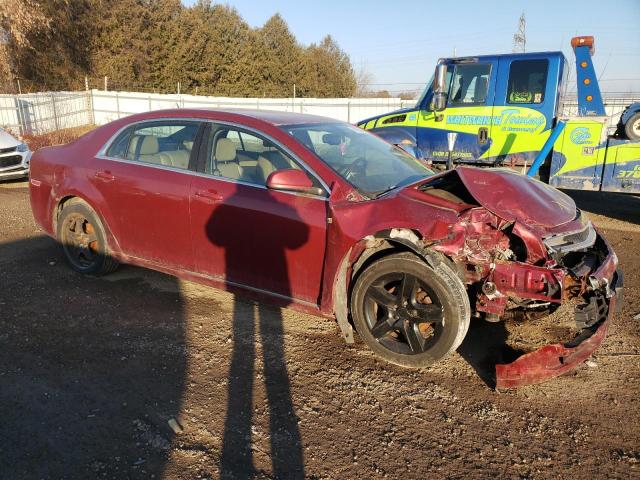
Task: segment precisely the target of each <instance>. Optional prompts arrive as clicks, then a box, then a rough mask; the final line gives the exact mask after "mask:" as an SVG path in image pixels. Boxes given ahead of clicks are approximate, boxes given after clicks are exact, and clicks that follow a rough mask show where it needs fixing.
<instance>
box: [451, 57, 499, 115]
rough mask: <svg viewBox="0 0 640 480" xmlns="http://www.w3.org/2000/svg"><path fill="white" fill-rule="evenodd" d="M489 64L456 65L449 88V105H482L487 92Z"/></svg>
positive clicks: (489, 72) (485, 99)
mask: <svg viewBox="0 0 640 480" xmlns="http://www.w3.org/2000/svg"><path fill="white" fill-rule="evenodd" d="M490 74H491V64H489V63H473V64H460V65H456V67H455V71H454V72H453V79H452V81H451V87H450V88H449V105H451V106H461V105H464V106H468V105H484V104H485V103H486V101H487V92H488V90H489V75H490Z"/></svg>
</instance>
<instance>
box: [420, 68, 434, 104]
mask: <svg viewBox="0 0 640 480" xmlns="http://www.w3.org/2000/svg"><path fill="white" fill-rule="evenodd" d="M433 77H434V76H433V75H431V78H430V79H429V81H428V82H427V85H426V86H425V87H424V90H423V91H422V93H421V94H420V96H419V97H418V103H416V108H418V109H419V108H421V107H422V105H424V102H425V99H426V98H427V97H429V101H430V100H431V88H432V87H433ZM426 106H427V107H428V105H426Z"/></svg>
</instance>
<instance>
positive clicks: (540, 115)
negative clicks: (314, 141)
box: [357, 36, 640, 193]
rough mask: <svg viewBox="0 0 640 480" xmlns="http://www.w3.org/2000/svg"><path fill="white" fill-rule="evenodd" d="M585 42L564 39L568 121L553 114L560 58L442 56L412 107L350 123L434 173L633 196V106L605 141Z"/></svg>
mask: <svg viewBox="0 0 640 480" xmlns="http://www.w3.org/2000/svg"><path fill="white" fill-rule="evenodd" d="M594 43H595V41H594V37H593V36H580V37H574V38H572V39H571V46H572V47H573V51H574V54H575V71H576V82H577V97H578V115H576V116H564V115H562V113H561V107H562V104H563V96H564V90H565V88H566V85H567V82H568V73H569V64H568V61H567V59H566V57H565V56H564V55H563V53H562V52H539V53H515V54H505V55H483V56H474V57H464V58H442V59H440V60H439V61H438V63H437V65H436V68H435V73H434V76H433V80H432V81H431V82H429V83H428V84H427V88H426V89H425V91H424V92H423V94H422V95H421V97H420V98H419V100H418V102H417V104H416V105H415V107H413V108H406V109H402V110H396V111H394V112H390V113H388V114H384V115H380V116H377V117H372V118H368V119H366V120H362V121H360V122H358V123H357V124H358V126H359V127H361V128H364V129H366V130H370V131H372V132H374V133H376V134H377V135H379V136H381V137H382V138H384V139H386V140H387V141H389V142H390V143H393V144H396V145H398V146H400V147H402V148H403V149H405V150H407V151H409V152H410V153H413V154H414V155H415V156H416V157H418V158H423V159H425V161H428V162H431V163H433V164H434V166H436V167H445V166H446V167H447V168H452V167H453V166H454V165H455V164H470V165H476V166H491V167H497V166H500V167H508V168H514V169H521V170H522V171H524V172H526V173H527V175H529V176H535V177H537V178H539V179H540V180H542V181H544V182H547V183H549V184H551V185H553V186H555V187H559V188H567V189H579V190H600V191H607V192H628V193H640V103H634V104H631V105H629V106H628V107H627V108H626V110H625V111H624V112H623V114H622V115H621V117H620V120H619V122H618V124H617V128H616V129H615V132H613V133H612V134H609V128H608V124H609V117H608V116H607V114H606V112H605V108H604V103H603V100H602V95H601V92H600V88H599V86H598V79H597V76H596V74H595V70H594V66H593V62H592V59H591V57H592V56H593V54H594Z"/></svg>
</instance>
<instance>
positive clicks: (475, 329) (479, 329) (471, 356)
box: [458, 319, 524, 389]
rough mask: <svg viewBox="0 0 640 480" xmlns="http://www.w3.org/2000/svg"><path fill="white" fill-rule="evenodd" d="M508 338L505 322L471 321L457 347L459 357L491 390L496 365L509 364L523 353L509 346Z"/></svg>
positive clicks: (494, 385)
mask: <svg viewBox="0 0 640 480" xmlns="http://www.w3.org/2000/svg"><path fill="white" fill-rule="evenodd" d="M508 337H509V332H508V331H507V328H506V325H505V322H495V323H492V322H486V321H484V320H479V319H471V324H470V325H469V331H468V332H467V335H466V337H465V339H464V341H463V342H462V344H461V345H460V346H459V347H458V353H459V354H460V356H462V358H464V360H465V361H466V362H467V363H468V364H469V365H471V367H473V369H474V370H475V371H476V373H477V375H478V376H479V377H480V378H481V379H482V381H483V382H484V383H485V384H486V385H487V386H488V387H489V388H491V389H495V388H496V365H497V364H501V363H511V362H513V361H514V360H515V359H517V358H518V357H519V356H520V355H522V354H523V353H524V352H522V351H519V350H515V349H513V348H512V347H511V346H509V345H508V344H507V338H508Z"/></svg>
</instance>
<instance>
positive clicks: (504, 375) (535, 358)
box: [496, 245, 623, 390]
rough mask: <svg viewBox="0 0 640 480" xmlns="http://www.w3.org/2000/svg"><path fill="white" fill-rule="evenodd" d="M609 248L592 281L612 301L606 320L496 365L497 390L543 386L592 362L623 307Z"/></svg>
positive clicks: (618, 273) (614, 259) (619, 281)
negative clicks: (547, 381) (541, 384)
mask: <svg viewBox="0 0 640 480" xmlns="http://www.w3.org/2000/svg"><path fill="white" fill-rule="evenodd" d="M607 247H608V248H609V255H608V256H607V258H606V260H605V261H604V262H603V264H602V265H601V266H600V268H598V270H597V271H596V272H594V273H593V275H592V276H591V278H592V279H594V280H596V281H598V282H600V284H601V286H602V289H603V290H604V292H606V296H607V297H608V298H607V299H608V310H607V314H606V318H604V319H602V320H601V321H600V322H598V323H596V324H595V325H593V326H591V327H589V328H586V329H584V330H582V332H581V333H580V334H579V335H578V336H577V337H576V338H574V339H573V340H571V341H570V342H567V343H564V344H562V343H556V344H552V345H545V346H544V347H542V348H540V349H538V350H535V351H533V352H530V353H526V354H524V355H522V356H521V357H519V358H518V359H516V360H515V361H514V362H512V363H509V364H504V365H500V364H499V365H496V389H497V390H500V389H507V388H515V387H522V386H524V385H531V384H534V383H540V382H542V381H544V380H547V379H549V378H553V377H557V376H559V375H562V374H563V373H566V372H568V371H570V370H572V369H574V368H576V367H577V366H578V365H580V364H581V363H582V362H584V361H585V360H586V359H587V358H589V357H590V356H591V354H593V352H594V351H595V350H596V349H597V348H598V347H599V346H600V344H601V343H602V342H603V341H604V338H605V336H606V333H607V328H608V326H609V322H610V321H611V318H612V317H613V316H614V313H615V312H616V310H618V311H619V308H620V306H621V302H622V291H623V276H622V272H621V271H620V270H616V267H617V263H618V262H617V257H616V255H615V253H613V250H611V248H610V247H609V245H607Z"/></svg>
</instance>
